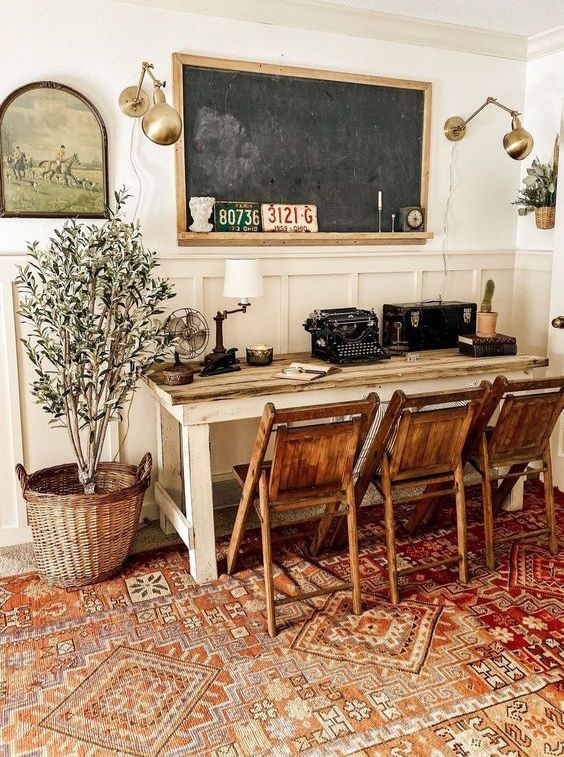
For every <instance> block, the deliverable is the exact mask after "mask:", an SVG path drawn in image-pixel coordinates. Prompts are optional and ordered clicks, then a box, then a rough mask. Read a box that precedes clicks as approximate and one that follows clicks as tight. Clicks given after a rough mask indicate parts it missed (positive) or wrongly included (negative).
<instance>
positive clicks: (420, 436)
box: [390, 402, 476, 481]
mask: <svg viewBox="0 0 564 757" xmlns="http://www.w3.org/2000/svg"><path fill="white" fill-rule="evenodd" d="M475 410H476V403H474V402H468V403H467V404H466V405H465V406H462V407H449V408H436V409H431V410H418V411H415V412H414V411H413V410H412V409H405V410H404V411H403V413H402V415H401V419H400V422H399V426H398V431H397V436H396V439H395V442H394V444H393V446H392V450H391V453H390V478H391V480H392V481H402V480H406V479H415V478H423V477H425V476H437V475H442V474H448V473H452V472H453V471H454V469H455V467H456V466H457V465H458V463H459V461H460V456H461V454H462V447H463V445H464V442H465V441H466V436H467V434H468V430H469V428H470V424H471V423H472V418H473V416H474V413H475Z"/></svg>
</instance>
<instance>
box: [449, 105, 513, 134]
mask: <svg viewBox="0 0 564 757" xmlns="http://www.w3.org/2000/svg"><path fill="white" fill-rule="evenodd" d="M488 105H497V107H498V108H501V109H502V110H505V111H506V112H507V113H509V114H510V115H511V117H512V118H515V117H516V116H520V115H521V114H520V113H519V111H517V110H511V108H508V107H506V106H505V105H502V104H501V103H500V102H498V99H497V97H488V98H486V101H485V102H483V103H482V104H481V105H480V107H479V108H476V110H475V111H474V112H473V113H472V115H470V116H468V118H467V119H463V118H461V117H460V116H452V117H451V118H449V119H448V120H447V121H446V123H445V136H446V138H447V139H449V140H450V141H451V142H458V140H460V139H462V137H463V136H464V135H465V134H466V126H467V124H468V123H470V121H471V120H472V119H473V118H475V117H476V116H477V115H478V113H480V112H481V111H482V110H484V108H485V107H487V106H488Z"/></svg>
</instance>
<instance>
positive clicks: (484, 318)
mask: <svg viewBox="0 0 564 757" xmlns="http://www.w3.org/2000/svg"><path fill="white" fill-rule="evenodd" d="M494 291H495V283H494V282H493V280H492V279H488V280H487V281H486V286H485V289H484V296H483V298H482V304H481V305H480V309H479V310H478V325H477V327H476V334H477V335H478V336H495V335H496V327H497V313H495V312H492V297H493V293H494Z"/></svg>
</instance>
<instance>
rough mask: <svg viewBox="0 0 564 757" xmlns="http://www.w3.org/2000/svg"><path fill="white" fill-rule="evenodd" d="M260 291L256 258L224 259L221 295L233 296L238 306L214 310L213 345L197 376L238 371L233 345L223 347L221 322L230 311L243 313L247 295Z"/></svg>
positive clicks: (259, 276) (254, 295)
mask: <svg viewBox="0 0 564 757" xmlns="http://www.w3.org/2000/svg"><path fill="white" fill-rule="evenodd" d="M263 291H264V289H263V283H262V274H261V270H260V261H259V260H248V259H233V258H228V259H227V260H226V261H225V274H224V282H223V296H224V297H236V298H237V304H238V305H239V307H238V308H235V309H234V310H223V311H221V310H218V311H217V313H216V314H215V315H214V317H213V319H214V321H215V347H214V348H213V350H212V352H210V353H209V354H207V355H206V357H205V358H204V363H203V368H202V370H201V371H200V375H201V376H211V375H215V374H217V373H229V372H231V371H240V370H241V366H240V365H239V363H238V361H237V358H236V357H235V353H236V352H237V348H236V347H231V348H230V349H226V348H225V346H224V344H223V322H224V321H225V319H226V318H227V316H228V315H230V314H231V313H246V312H247V308H249V307H250V306H251V302H250V299H251V297H261V296H262V294H263Z"/></svg>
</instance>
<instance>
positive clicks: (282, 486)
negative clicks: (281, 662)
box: [227, 393, 379, 636]
mask: <svg viewBox="0 0 564 757" xmlns="http://www.w3.org/2000/svg"><path fill="white" fill-rule="evenodd" d="M378 404H379V399H378V397H377V395H375V394H373V393H372V394H370V395H369V396H368V398H367V399H366V400H357V401H353V402H340V403H333V404H331V405H317V406H314V407H306V408H290V409H287V410H280V411H278V410H276V409H275V408H274V406H273V405H271V404H269V405H267V406H266V407H265V410H264V413H263V416H262V419H261V422H260V424H259V430H258V434H257V439H256V442H255V446H254V449H253V457H252V459H251V462H250V463H249V465H248V466H237V467H236V469H235V473H236V477H237V478H238V480H240V481H242V480H244V484H243V492H242V495H241V500H240V502H239V509H238V511H237V517H236V521H235V526H234V529H233V533H232V535H231V541H230V544H229V550H228V556H227V570H228V572H229V573H231V572H232V571H233V569H234V566H235V562H236V559H237V555H238V552H239V548H240V544H241V539H242V536H243V532H244V528H245V522H246V519H247V516H248V513H249V509H250V506H251V505H252V504H253V502H254V499H255V493H256V489H257V483H258V490H259V513H260V520H261V532H262V547H263V563H264V578H265V598H266V608H267V619H268V630H269V633H270V634H271V635H272V636H274V635H275V634H276V616H275V607H276V605H277V604H280V601H276V600H275V598H274V584H273V568H272V542H271V534H270V531H271V514H272V513H274V512H290V511H293V510H300V509H304V508H306V507H319V506H320V505H322V506H323V510H322V511H321V512H320V513H319V515H318V516H317V520H319V521H321V523H323V524H325V525H324V528H325V526H326V524H330V522H331V521H332V519H333V518H334V517H336V515H338V516H340V514H341V512H343V508H344V511H345V512H346V518H347V523H348V534H349V558H350V570H351V585H352V595H353V597H352V598H353V611H354V612H355V613H357V614H358V613H360V612H361V595H360V571H359V566H358V546H357V533H356V507H355V500H354V483H353V478H352V476H353V466H354V462H355V459H356V457H357V455H358V453H359V451H360V450H361V449H362V446H363V444H364V441H365V439H366V434H367V433H368V430H369V429H370V427H371V426H372V423H373V421H374V418H375V415H376V411H377V408H378ZM309 421H311V422H313V423H308V422H309ZM321 421H325V422H321ZM304 422H305V423H306V425H296V426H291V425H290V424H301V423H304ZM273 433H274V434H276V439H275V443H274V449H273V454H272V460H271V461H268V462H267V461H265V455H266V450H267V448H268V445H269V442H270V439H271V436H272V434H273ZM314 517H315V516H312V518H309V517H308V518H300V519H298V521H297V522H305V521H309V520H312V519H314ZM292 522H293V521H289V524H291V523H292ZM341 588H342V585H338V586H336V587H335V588H334V589H332V590H334V591H338V590H341ZM306 596H307V595H306ZM300 598H302V599H303V598H304V595H296V596H295V597H294V598H293V600H292V601H294V600H298V599H300Z"/></svg>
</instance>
